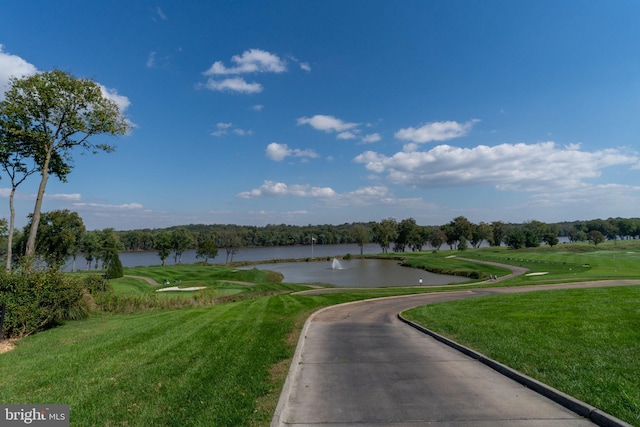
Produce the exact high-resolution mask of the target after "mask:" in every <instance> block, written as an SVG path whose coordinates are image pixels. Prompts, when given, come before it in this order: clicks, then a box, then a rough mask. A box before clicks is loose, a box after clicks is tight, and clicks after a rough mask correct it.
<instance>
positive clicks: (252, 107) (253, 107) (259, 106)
mask: <svg viewBox="0 0 640 427" xmlns="http://www.w3.org/2000/svg"><path fill="white" fill-rule="evenodd" d="M251 109H252V110H253V111H262V110H264V105H262V104H256V105H252V106H251Z"/></svg>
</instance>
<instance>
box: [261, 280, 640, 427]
mask: <svg viewBox="0 0 640 427" xmlns="http://www.w3.org/2000/svg"><path fill="white" fill-rule="evenodd" d="M638 283H640V281H626V282H618V284H620V285H625V284H638ZM607 285H611V283H610V282H608V283H607ZM594 286H602V282H592V283H581V284H570V285H562V287H563V288H572V287H594ZM554 287H555V286H553V285H548V286H535V287H517V288H492V289H478V290H471V291H459V292H448V293H438V294H422V295H412V296H408V297H397V298H385V299H378V300H368V301H362V302H357V303H349V304H343V305H339V306H333V307H329V308H326V309H324V310H321V311H319V312H317V313H316V314H314V315H313V316H312V317H310V318H309V320H308V321H307V323H306V324H305V327H304V330H303V331H302V335H301V337H300V341H299V344H298V347H297V350H296V355H295V356H294V360H293V361H292V366H291V370H290V373H289V377H288V379H287V382H286V384H285V387H284V390H283V392H282V395H281V397H280V403H279V405H278V408H277V410H276V413H275V415H274V418H273V422H272V426H301V427H302V426H305V427H309V426H325V427H326V426H377V427H387V426H412V427H415V426H417V425H431V426H437V427H440V426H447V427H448V426H479V427H483V426H515V427H518V426H591V425H594V424H593V423H592V422H591V421H589V420H588V419H587V418H584V417H581V416H579V415H577V414H576V413H574V412H572V411H570V410H568V409H566V408H565V407H563V406H561V405H559V404H557V403H555V402H554V401H552V400H550V399H548V398H546V397H543V396H542V395H540V394H538V393H536V392H534V391H532V390H531V389H529V388H527V387H524V386H523V385H520V384H519V383H517V382H515V381H513V380H512V379H510V378H508V377H506V376H504V375H502V374H500V373H498V372H496V371H495V370H493V369H491V368H489V367H488V366H486V365H485V364H482V363H481V362H479V361H478V360H476V359H473V358H470V357H468V356H465V355H464V354H463V353H461V352H459V351H457V350H454V349H453V348H451V347H450V346H448V345H445V344H442V343H441V342H439V341H437V340H435V339H434V338H432V337H430V336H428V335H426V334H424V333H422V332H420V331H418V330H416V329H414V328H412V327H410V326H408V325H407V324H405V323H403V322H401V321H400V320H398V318H397V314H398V313H399V312H401V311H403V310H406V309H408V308H411V307H415V306H419V305H424V304H430V303H434V302H440V301H448V300H453V299H461V298H470V297H475V296H481V295H491V294H498V293H513V292H529V291H538V290H543V289H552V288H554Z"/></svg>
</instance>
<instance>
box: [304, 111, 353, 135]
mask: <svg viewBox="0 0 640 427" xmlns="http://www.w3.org/2000/svg"><path fill="white" fill-rule="evenodd" d="M305 124H308V125H309V126H311V127H312V128H314V129H316V130H319V131H323V132H326V133H332V132H345V131H348V130H350V129H355V128H357V127H358V126H359V123H349V122H344V121H342V120H340V119H337V118H335V117H333V116H325V115H322V114H316V115H315V116H313V117H300V118H299V119H298V125H305Z"/></svg>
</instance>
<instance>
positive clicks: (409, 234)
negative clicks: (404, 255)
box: [393, 218, 418, 252]
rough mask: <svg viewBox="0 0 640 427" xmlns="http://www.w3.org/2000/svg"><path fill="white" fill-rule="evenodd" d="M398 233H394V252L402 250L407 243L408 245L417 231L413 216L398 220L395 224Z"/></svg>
mask: <svg viewBox="0 0 640 427" xmlns="http://www.w3.org/2000/svg"><path fill="white" fill-rule="evenodd" d="M397 230H398V234H397V235H396V239H395V245H394V247H393V250H394V252H404V251H405V249H406V247H407V245H410V244H411V242H412V240H413V239H414V238H415V235H417V233H418V224H416V220H415V219H413V218H407V219H403V220H402V221H400V223H399V224H398V225H397Z"/></svg>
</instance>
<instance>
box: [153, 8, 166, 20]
mask: <svg viewBox="0 0 640 427" xmlns="http://www.w3.org/2000/svg"><path fill="white" fill-rule="evenodd" d="M156 13H157V14H158V16H159V17H160V19H162V20H163V21H166V20H167V19H168V18H167V15H166V14H165V13H164V11H163V10H162V9H161V8H160V6H158V7H156Z"/></svg>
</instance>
